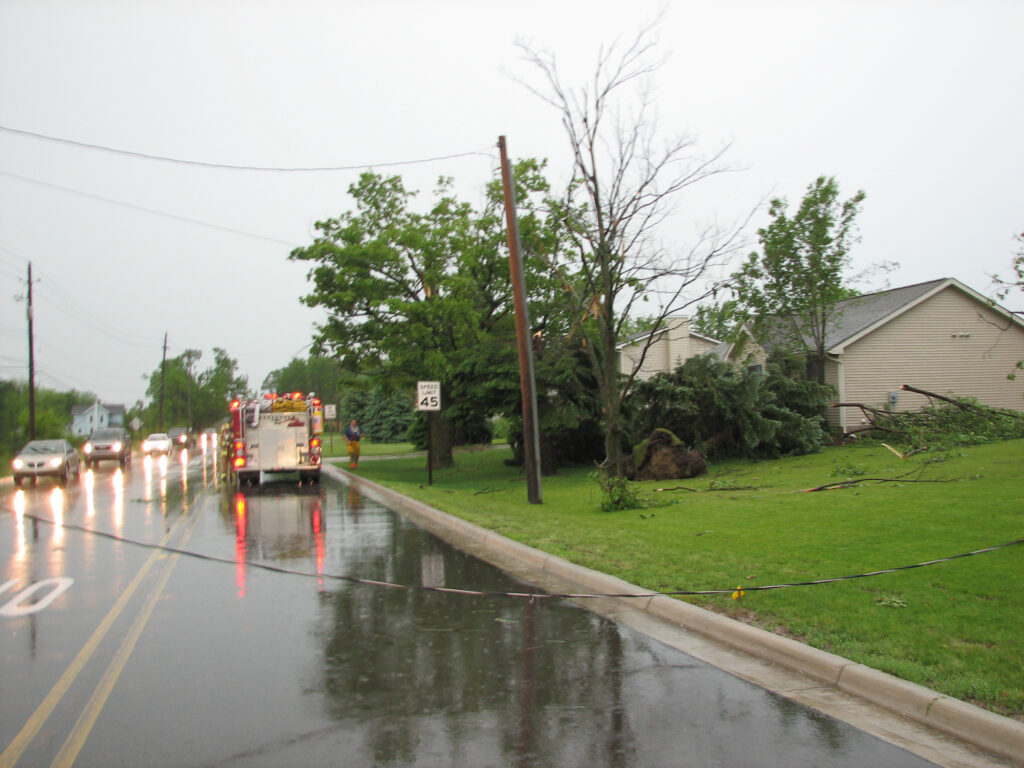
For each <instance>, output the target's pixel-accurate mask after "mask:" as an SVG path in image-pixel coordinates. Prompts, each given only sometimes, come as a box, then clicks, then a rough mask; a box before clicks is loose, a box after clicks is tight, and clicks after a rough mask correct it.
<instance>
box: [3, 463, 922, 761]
mask: <svg viewBox="0 0 1024 768" xmlns="http://www.w3.org/2000/svg"><path fill="white" fill-rule="evenodd" d="M0 499H2V509H3V512H2V514H0V551H2V553H3V561H2V565H3V570H2V571H0V630H2V641H0V642H2V645H0V651H2V656H0V658H2V668H0V748H2V749H3V752H2V753H0V768H2V767H3V766H15V765H17V766H44V765H66V766H70V765H77V766H97V767H104V768H109V767H111V766H139V765H148V766H236V765H237V766H326V765H340V766H587V767H588V768H601V767H603V766H857V767H858V768H861V767H863V766H894V767H899V766H924V765H931V763H928V762H926V761H924V760H922V759H920V758H918V757H916V756H914V755H911V754H909V753H907V752H904V751H902V750H901V749H899V748H897V747H894V746H892V745H889V744H886V743H884V742H882V741H879V740H878V739H876V738H874V737H872V736H869V735H866V734H864V733H862V732H860V731H858V730H856V729H854V728H852V727H851V726H848V725H845V724H843V723H840V722H838V721H836V720H834V719H832V718H829V717H827V716H825V715H822V714H819V713H817V712H815V711H813V710H809V709H806V708H804V707H802V706H800V705H798V704H795V703H793V702H791V701H789V700H787V699H784V698H782V697H780V696H777V695H775V694H772V693H769V692H767V691H764V690H762V689H760V688H758V687H756V686H754V685H751V684H749V683H746V682H744V681H741V680H738V679H736V678H734V677H732V676H730V675H728V674H726V673H724V672H721V671H719V670H717V669H715V668H714V667H711V666H709V665H707V664H705V663H703V662H701V661H698V660H696V659H694V658H692V657H690V656H688V655H686V654H684V653H681V652H679V651H676V650H674V649H671V648H668V647H667V646H664V645H661V644H660V643H658V642H657V641H655V640H652V639H649V638H647V637H645V636H643V635H640V634H638V633H636V632H633V631H632V630H629V629H625V628H623V627H620V626H617V625H615V624H613V623H611V622H610V621H608V620H606V619H603V618H600V617H598V616H595V615H593V614H591V613H589V612H587V611H585V610H582V609H581V608H579V607H577V606H575V605H573V604H571V603H568V602H552V601H535V602H533V603H530V602H529V601H527V600H524V599H522V598H509V597H466V596H460V595H452V594H441V593H433V592H429V591H423V590H419V589H415V588H413V589H403V588H394V587H388V586H373V585H366V584H362V583H355V582H352V581H347V580H345V579H344V578H338V577H358V578H364V579H373V580H378V581H381V582H387V583H390V584H400V585H409V586H412V587H417V586H420V585H427V586H430V585H433V586H454V587H466V588H471V589H476V590H483V591H508V590H512V591H522V590H523V588H524V585H523V584H521V583H518V582H515V581H514V580H513V579H512V578H511V577H509V576H507V575H505V574H503V573H501V572H499V571H497V570H495V569H494V568H492V567H491V566H489V565H486V564H484V563H481V562H480V561H478V560H476V559H474V558H470V557H468V556H466V555H464V554H462V553H460V552H458V551H456V550H455V549H453V548H452V547H450V546H448V545H447V544H445V543H443V542H441V541H439V540H437V539H435V538H433V537H432V536H430V535H429V534H427V533H425V532H424V531H422V530H420V529H418V528H416V527H415V526H413V525H412V524H411V523H409V522H408V521H406V520H405V519H404V518H402V517H400V516H396V515H394V514H393V513H391V512H390V511H388V510H386V509H384V508H382V507H380V506H379V505H377V504H375V503H372V502H370V501H368V500H365V499H362V498H360V497H359V496H358V494H356V493H355V492H354V491H351V490H349V489H347V488H346V487H345V486H343V485H339V484H335V483H333V482H328V481H327V480H326V479H325V481H324V483H323V485H322V487H321V488H319V489H314V490H313V491H312V492H298V491H297V490H296V489H293V488H292V487H291V486H285V485H282V486H275V487H274V488H273V489H271V490H270V491H269V492H263V493H250V494H247V495H239V494H235V493H232V492H231V491H229V490H228V489H225V488H223V487H221V486H220V485H219V484H218V482H217V478H216V477H215V475H214V473H213V470H212V466H211V465H209V463H208V462H206V461H204V459H203V457H202V456H201V455H196V456H192V457H190V459H189V461H188V463H187V465H186V464H185V463H183V462H180V461H179V460H178V459H176V458H172V459H171V460H170V461H167V462H166V464H165V465H163V466H161V462H160V461H143V460H142V459H140V458H138V457H136V459H135V463H134V466H133V467H132V468H131V469H130V470H129V471H127V472H125V473H122V472H121V471H120V470H115V469H114V468H113V465H111V466H110V467H107V466H103V467H101V468H100V469H99V470H96V471H93V472H90V473H87V474H85V475H83V477H82V479H81V480H80V481H79V482H78V483H74V484H72V486H71V487H69V488H67V489H61V488H60V487H59V486H57V485H55V484H52V483H50V482H49V481H40V483H39V484H38V485H37V486H35V487H32V488H26V489H24V490H20V491H17V490H15V489H14V488H13V487H12V486H9V485H7V486H3V490H2V491H0ZM51 521H52V522H51ZM265 566H269V567H270V568H269V569H268V568H267V567H265Z"/></svg>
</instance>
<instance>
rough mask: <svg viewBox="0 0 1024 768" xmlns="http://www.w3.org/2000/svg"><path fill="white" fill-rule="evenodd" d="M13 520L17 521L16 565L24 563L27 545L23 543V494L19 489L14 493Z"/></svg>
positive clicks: (24, 501) (24, 504) (24, 502)
mask: <svg viewBox="0 0 1024 768" xmlns="http://www.w3.org/2000/svg"><path fill="white" fill-rule="evenodd" d="M13 503H14V519H15V520H17V521H18V526H17V529H18V533H17V541H16V542H15V557H16V560H17V562H18V563H23V562H25V557H26V555H27V554H28V544H27V542H26V541H25V506H26V504H27V501H26V500H25V492H24V491H23V490H21V489H20V488H19V489H18V490H17V491H15V492H14V499H13Z"/></svg>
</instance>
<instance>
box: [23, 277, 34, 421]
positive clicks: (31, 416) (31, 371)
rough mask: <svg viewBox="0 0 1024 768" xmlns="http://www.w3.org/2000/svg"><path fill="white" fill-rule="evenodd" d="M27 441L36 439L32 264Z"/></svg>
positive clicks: (29, 293) (29, 313)
mask: <svg viewBox="0 0 1024 768" xmlns="http://www.w3.org/2000/svg"><path fill="white" fill-rule="evenodd" d="M25 314H26V317H27V318H28V439H29V440H35V439H36V360H35V357H36V356H35V348H36V341H35V336H34V335H33V332H32V319H33V318H32V262H31V261H30V262H29V263H28V308H27V309H26V310H25Z"/></svg>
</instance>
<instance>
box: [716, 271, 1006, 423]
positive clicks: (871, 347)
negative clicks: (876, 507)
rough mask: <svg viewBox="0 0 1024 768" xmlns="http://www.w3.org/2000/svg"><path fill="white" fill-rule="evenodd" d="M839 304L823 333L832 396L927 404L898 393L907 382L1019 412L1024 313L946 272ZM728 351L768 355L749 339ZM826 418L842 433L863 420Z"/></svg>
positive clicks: (736, 357) (753, 361)
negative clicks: (1011, 309) (943, 275)
mask: <svg viewBox="0 0 1024 768" xmlns="http://www.w3.org/2000/svg"><path fill="white" fill-rule="evenodd" d="M837 309H838V310H839V312H838V314H837V316H836V319H835V322H834V324H833V325H832V327H831V328H830V329H829V332H828V334H827V337H826V348H827V351H828V360H827V362H826V368H825V380H826V381H827V382H828V383H829V384H831V385H832V386H833V387H835V389H836V392H837V393H838V397H837V400H838V402H842V403H864V404H865V405H869V406H873V407H876V408H885V407H888V408H892V409H894V410H899V411H906V410H915V409H918V408H921V407H923V406H925V405H928V398H926V397H924V396H923V395H918V394H914V393H910V392H904V391H900V387H901V386H902V385H904V384H907V385H909V386H912V387H915V388H917V389H924V390H927V391H929V392H934V393H936V394H940V395H946V396H960V397H965V396H966V397H973V398H977V399H978V401H979V402H981V403H984V404H985V405H989V406H993V407H998V408H1012V409H1015V410H1019V411H1024V374H1022V375H1021V377H1020V379H1018V380H1011V379H1008V378H1007V376H1008V375H1010V374H1013V373H1014V372H1015V371H1018V369H1017V363H1018V361H1021V360H1024V319H1022V318H1021V317H1020V316H1019V315H1017V314H1014V313H1012V312H1009V311H1008V310H1006V309H1004V308H1002V307H1000V306H998V305H996V304H994V303H992V302H991V301H990V300H989V299H987V298H985V297H984V296H982V295H981V294H979V293H977V292H976V291H973V290H972V289H970V288H968V287H967V286H966V285H964V284H963V283H960V282H958V281H957V280H954V279H951V278H947V279H943V280H933V281H931V282H928V283H920V284H918V285H910V286H906V287H904V288H894V289H892V290H889V291H882V292H880V293H873V294H867V295H864V296H858V297H856V298H853V299H847V300H845V301H842V302H840V303H839V305H837ZM766 346H768V347H769V348H770V346H771V345H770V344H767V343H766ZM726 357H727V359H730V360H733V361H735V362H736V363H738V364H740V365H745V366H748V367H751V366H757V365H763V364H764V362H765V359H766V357H767V356H766V353H765V350H764V349H762V348H760V347H759V346H757V345H756V344H753V343H751V342H750V340H749V339H748V340H747V342H746V343H745V344H744V343H738V344H736V345H733V346H732V347H730V348H729V350H728V351H727V352H726ZM1018 372H1019V371H1018ZM828 419H829V423H830V425H831V426H832V427H833V428H834V429H836V430H840V431H843V432H847V431H850V430H855V429H857V428H858V427H860V426H863V425H864V424H866V423H867V422H866V420H865V419H864V416H863V414H862V413H861V411H860V410H859V409H858V408H831V409H829V414H828Z"/></svg>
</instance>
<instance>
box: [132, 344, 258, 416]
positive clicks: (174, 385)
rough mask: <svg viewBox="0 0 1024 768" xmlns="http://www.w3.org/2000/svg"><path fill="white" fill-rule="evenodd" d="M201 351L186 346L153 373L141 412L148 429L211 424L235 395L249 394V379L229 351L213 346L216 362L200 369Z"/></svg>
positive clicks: (222, 413)
mask: <svg viewBox="0 0 1024 768" xmlns="http://www.w3.org/2000/svg"><path fill="white" fill-rule="evenodd" d="M202 354H203V353H202V352H200V351H199V350H197V349H186V350H185V351H184V352H182V353H181V354H180V355H178V356H177V357H172V358H168V359H167V360H166V361H165V362H164V363H163V365H162V366H161V367H158V368H157V369H156V370H154V371H153V372H152V373H150V375H149V386H148V387H147V388H146V395H147V396H148V397H149V404H148V406H147V407H146V408H145V409H144V411H143V414H142V418H143V421H144V422H145V423H146V428H147V429H150V430H156V429H160V428H162V429H164V430H166V429H167V428H169V427H172V426H183V427H189V428H191V429H201V428H203V427H209V426H212V425H214V424H216V423H217V422H218V421H220V420H221V419H223V418H225V417H226V416H227V413H228V410H227V404H228V402H229V401H230V400H231V398H232V397H235V396H237V395H243V396H244V395H246V394H248V389H249V385H248V380H247V379H246V377H244V376H240V375H239V374H238V372H237V368H238V362H237V361H236V360H234V359H233V358H232V357H231V356H230V355H229V354H228V353H227V351H225V350H224V349H221V348H220V347H214V350H213V356H214V361H213V365H211V366H210V367H209V368H207V369H205V370H202V371H199V370H197V364H198V362H199V360H200V359H201V358H202ZM161 416H162V418H161Z"/></svg>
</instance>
